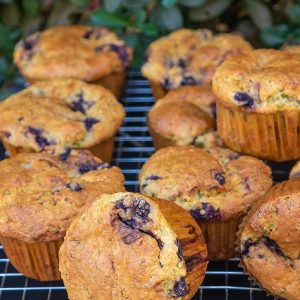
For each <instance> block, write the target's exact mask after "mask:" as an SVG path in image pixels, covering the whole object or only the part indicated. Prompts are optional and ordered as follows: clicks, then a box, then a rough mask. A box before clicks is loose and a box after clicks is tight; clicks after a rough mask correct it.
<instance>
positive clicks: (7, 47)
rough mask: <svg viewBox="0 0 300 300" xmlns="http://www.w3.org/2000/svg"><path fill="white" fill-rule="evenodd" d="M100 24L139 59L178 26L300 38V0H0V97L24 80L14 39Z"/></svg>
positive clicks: (262, 43) (277, 40)
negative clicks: (151, 44)
mask: <svg viewBox="0 0 300 300" xmlns="http://www.w3.org/2000/svg"><path fill="white" fill-rule="evenodd" d="M68 23H84V24H92V25H97V26H99V25H104V26H108V27H110V28H112V29H113V30H115V31H116V32H117V33H118V34H119V35H120V36H122V37H123V38H124V39H125V40H126V41H127V42H128V44H129V45H131V46H132V47H133V48H135V59H134V64H135V65H140V64H141V63H142V60H143V53H144V51H145V48H146V47H147V45H148V44H149V42H150V41H152V40H153V39H157V38H158V37H159V36H162V35H165V34H167V33H169V32H171V31H173V30H175V29H177V28H180V27H189V28H201V27H202V28H203V27H205V28H210V29H213V30H214V31H216V32H230V31H233V32H240V33H241V34H242V35H244V36H245V37H246V39H248V40H249V41H250V42H251V43H252V44H253V45H254V46H256V47H276V48H277V47H282V46H284V45H286V44H298V43H300V0H299V1H286V0H285V1H283V0H282V1H270V0H240V1H235V0H0V85H1V89H0V99H3V98H5V97H6V96H7V95H9V94H11V93H12V92H14V91H15V89H16V88H17V87H18V86H20V85H22V84H23V83H24V82H23V79H22V78H21V77H20V76H19V74H18V73H17V70H16V68H15V67H14V65H13V63H12V54H13V49H14V45H15V43H16V42H17V41H18V40H19V39H20V38H21V37H22V36H27V35H29V34H30V33H33V32H36V31H39V30H43V29H45V28H47V27H51V26H54V25H56V24H68Z"/></svg>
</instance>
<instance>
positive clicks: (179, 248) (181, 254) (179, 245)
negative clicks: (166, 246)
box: [176, 239, 183, 260]
mask: <svg viewBox="0 0 300 300" xmlns="http://www.w3.org/2000/svg"><path fill="white" fill-rule="evenodd" d="M176 245H177V247H178V251H177V256H178V257H179V258H180V259H181V260H183V252H182V246H181V242H180V239H176Z"/></svg>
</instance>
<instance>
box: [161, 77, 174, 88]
mask: <svg viewBox="0 0 300 300" xmlns="http://www.w3.org/2000/svg"><path fill="white" fill-rule="evenodd" d="M162 85H163V87H164V88H165V89H166V90H169V89H171V87H172V84H171V81H170V79H169V78H168V77H165V78H163V81H162Z"/></svg>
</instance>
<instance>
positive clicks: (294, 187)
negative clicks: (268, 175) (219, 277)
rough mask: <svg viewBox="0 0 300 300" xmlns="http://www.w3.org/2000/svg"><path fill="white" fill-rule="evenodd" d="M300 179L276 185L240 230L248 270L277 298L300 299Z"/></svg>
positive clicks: (243, 254) (240, 249)
mask: <svg viewBox="0 0 300 300" xmlns="http://www.w3.org/2000/svg"><path fill="white" fill-rule="evenodd" d="M299 215H300V180H299V179H298V178H294V179H290V180H288V181H285V182H282V183H280V184H278V185H276V186H274V187H273V188H272V189H271V190H270V191H269V192H268V193H267V194H266V195H265V197H263V198H262V199H261V200H260V201H259V202H258V203H257V205H255V207H254V208H253V209H252V210H251V211H250V212H249V214H248V216H247V217H246V218H245V220H244V222H243V225H242V226H241V230H240V239H239V251H240V252H241V261H242V264H243V266H244V267H245V269H246V271H247V272H248V273H249V274H250V276H251V278H252V279H254V280H255V281H256V282H257V283H258V284H259V285H260V286H261V287H262V288H264V289H266V290H267V291H268V292H269V293H272V294H273V295H274V296H275V297H276V298H277V297H279V298H280V299H288V300H298V299H300V260H299V254H300V238H299V237H300V219H299Z"/></svg>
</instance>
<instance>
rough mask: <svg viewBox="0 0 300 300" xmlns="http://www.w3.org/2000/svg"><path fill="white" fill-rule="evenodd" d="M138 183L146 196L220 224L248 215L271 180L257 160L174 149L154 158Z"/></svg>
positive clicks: (214, 150) (226, 152)
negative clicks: (178, 206)
mask: <svg viewBox="0 0 300 300" xmlns="http://www.w3.org/2000/svg"><path fill="white" fill-rule="evenodd" d="M139 183H140V190H141V192H142V193H143V194H146V195H150V196H154V197H158V198H161V199H168V200H172V201H175V202H176V203H177V204H178V205H180V206H182V207H184V208H185V209H187V210H189V211H191V212H196V213H194V214H193V213H192V215H194V216H195V217H196V218H198V219H200V221H219V220H227V219H229V218H231V217H234V216H238V215H240V214H242V213H244V212H246V211H247V209H248V208H249V207H250V206H251V205H252V204H253V203H254V202H255V201H256V200H257V199H258V198H259V197H260V196H262V195H264V194H265V193H266V192H267V191H268V190H269V189H270V187H271V185H272V180H271V170H270V168H269V167H268V166H267V165H265V164H264V163H263V162H262V161H260V160H258V159H256V158H253V157H249V156H239V155H238V154H237V153H235V152H233V151H231V150H229V149H226V148H217V147H216V148H212V149H210V150H209V153H208V152H205V151H203V150H201V149H198V148H196V147H193V146H173V147H167V148H163V149H160V150H159V151H158V152H156V153H155V154H154V155H152V156H151V157H150V159H149V160H148V161H147V162H146V163H145V164H144V165H143V167H142V170H141V173H140V176H139ZM199 214H200V216H199ZM201 215H202V217H201Z"/></svg>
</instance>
